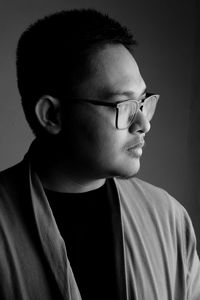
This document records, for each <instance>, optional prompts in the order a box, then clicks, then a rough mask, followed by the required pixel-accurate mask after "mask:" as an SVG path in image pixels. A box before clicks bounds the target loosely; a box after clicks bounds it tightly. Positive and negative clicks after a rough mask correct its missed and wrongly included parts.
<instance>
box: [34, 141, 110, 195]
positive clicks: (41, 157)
mask: <svg viewBox="0 0 200 300" xmlns="http://www.w3.org/2000/svg"><path fill="white" fill-rule="evenodd" d="M47 153H49V151H45V150H44V147H42V150H41V148H40V147H37V145H36V147H34V151H33V165H34V169H35V170H36V172H37V174H38V176H39V178H40V180H41V182H42V185H43V187H44V188H46V189H49V190H52V191H57V192H62V193H84V192H88V191H92V190H95V189H98V188H99V187H101V186H102V185H103V184H104V183H105V178H97V179H96V178H92V176H89V175H88V174H87V172H84V171H83V170H80V169H79V170H78V169H77V166H75V165H74V164H72V162H71V161H69V162H66V161H65V163H63V162H62V159H60V157H58V156H57V155H48V154H47Z"/></svg>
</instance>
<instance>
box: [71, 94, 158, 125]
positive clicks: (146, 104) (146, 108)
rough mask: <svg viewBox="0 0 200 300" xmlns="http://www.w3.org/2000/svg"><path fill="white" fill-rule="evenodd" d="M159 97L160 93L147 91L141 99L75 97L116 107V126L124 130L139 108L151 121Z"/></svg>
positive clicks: (83, 100)
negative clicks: (116, 100) (114, 100)
mask: <svg viewBox="0 0 200 300" xmlns="http://www.w3.org/2000/svg"><path fill="white" fill-rule="evenodd" d="M159 98H160V95H155V94H150V93H147V94H146V96H145V98H142V99H140V100H125V101H120V102H116V103H110V102H105V101H99V100H95V99H84V98H75V99H74V100H76V101H80V102H87V103H91V104H93V105H99V106H109V107H113V108H115V109H116V118H115V126H116V128H117V129H119V130H123V129H127V128H129V127H130V126H131V124H132V123H133V122H134V118H135V116H136V114H137V112H138V110H139V109H140V110H141V111H142V112H143V114H144V115H145V117H146V118H147V120H148V121H149V122H150V121H151V119H152V118H153V115H154V113H155V110H156V105H157V102H158V99H159ZM71 100H72V99H71Z"/></svg>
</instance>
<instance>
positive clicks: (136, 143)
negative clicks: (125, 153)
mask: <svg viewBox="0 0 200 300" xmlns="http://www.w3.org/2000/svg"><path fill="white" fill-rule="evenodd" d="M144 145H145V141H144V140H139V141H134V142H132V143H129V144H128V145H126V149H127V150H131V149H135V148H143V147H144Z"/></svg>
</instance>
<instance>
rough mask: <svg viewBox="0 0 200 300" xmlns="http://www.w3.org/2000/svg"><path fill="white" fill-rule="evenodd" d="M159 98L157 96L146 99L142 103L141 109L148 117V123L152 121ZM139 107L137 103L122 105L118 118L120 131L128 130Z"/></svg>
mask: <svg viewBox="0 0 200 300" xmlns="http://www.w3.org/2000/svg"><path fill="white" fill-rule="evenodd" d="M157 100H158V98H157V97H156V96H155V95H152V96H150V97H148V98H146V99H145V101H144V102H143V103H142V105H141V107H140V109H141V110H142V112H143V114H144V115H145V116H146V118H147V120H148V121H151V119H152V117H153V115H154V112H155V109H156V104H157ZM138 108H139V106H138V104H137V102H128V103H124V104H122V105H121V106H120V107H119V109H118V118H117V128H118V129H125V128H128V127H129V126H130V125H131V123H132V122H133V119H134V117H135V114H136V113H137V110H138Z"/></svg>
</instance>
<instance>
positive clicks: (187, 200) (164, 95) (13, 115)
mask: <svg viewBox="0 0 200 300" xmlns="http://www.w3.org/2000/svg"><path fill="white" fill-rule="evenodd" d="M197 3H198V0H190V1H188V0H176V1H174V0H166V1H165V0H163V1H161V0H160V1H159V0H146V1H144V0H143V1H142V0H135V1H134V0H123V1H117V0H110V1H109V0H82V1H79V0H43V1H42V0H34V1H27V0H18V1H11V0H3V1H2V0H1V1H0V43H1V44H0V45H1V47H0V170H3V169H5V168H7V167H9V166H11V165H13V164H15V163H16V162H18V161H20V160H21V159H22V158H23V156H24V154H25V152H26V151H27V149H28V147H29V145H30V143H31V141H32V140H33V135H32V133H31V130H30V129H29V127H28V125H27V123H26V120H25V117H24V114H23V111H22V108H21V103H20V95H19V93H18V90H17V83H16V71H15V49H16V44H17V41H18V38H19V36H20V34H21V33H22V31H23V30H24V29H25V28H26V27H27V26H28V25H29V24H30V23H32V22H34V21H35V20H36V19H38V18H40V17H43V16H44V15H46V14H49V13H52V12H55V11H59V10H62V9H71V8H88V7H90V8H96V9H98V10H100V11H102V12H105V13H108V14H109V15H110V16H111V17H114V18H115V19H117V20H118V21H120V22H121V23H122V24H124V25H126V26H128V27H129V28H130V29H131V30H132V31H133V33H134V35H135V37H136V39H137V40H138V43H139V46H138V47H137V48H136V50H135V58H136V60H137V62H138V64H139V67H140V70H141V73H142V75H143V78H144V80H145V81H146V84H147V87H148V90H149V91H151V92H155V93H159V94H160V95H161V98H160V100H159V104H158V108H157V112H156V115H155V117H154V119H153V121H152V128H151V131H150V133H149V134H148V137H147V139H146V142H147V143H146V148H145V150H144V154H143V157H142V159H141V170H140V173H139V174H138V176H139V177H140V178H142V179H144V180H146V181H148V182H151V183H152V184H155V185H157V186H160V187H162V188H164V189H166V190H167V191H168V192H169V193H170V194H172V195H173V196H174V197H175V198H176V199H177V200H178V201H179V202H180V203H182V204H183V205H184V206H185V207H186V208H187V210H188V211H189V213H190V216H191V218H192V220H193V223H194V226H195V231H196V235H197V238H198V244H200V193H199V192H198V191H196V190H195V187H197V186H198V176H197V174H199V172H200V171H198V170H200V169H199V168H197V169H196V173H194V172H193V168H194V165H195V166H197V164H196V162H194V161H193V162H192V159H193V158H192V157H191V156H193V155H196V158H197V160H198V152H196V153H195V154H194V153H192V151H191V149H194V145H195V144H193V143H194V142H195V139H196V135H195V134H194V133H195V130H194V127H193V126H194V124H193V123H192V122H191V120H192V119H193V118H192V117H191V116H192V114H191V111H192V110H193V111H194V107H195V105H193V106H192V103H193V104H194V98H195V103H197V102H196V101H197V100H198V97H199V94H198V95H197V94H194V92H193V90H194V81H195V80H196V77H197V76H198V75H199V71H198V72H197V62H198V61H199V57H198V51H196V49H197V47H199V42H198V39H199V34H200V32H199V31H198V26H199V25H198V24H197V23H198V22H197V20H198V9H199V7H198V4H197ZM199 48H200V47H199ZM199 48H198V49H199ZM198 89H199V88H198V80H196V90H198ZM196 95H197V96H198V97H197V96H196ZM195 111H196V107H195ZM196 120H197V122H196V125H197V126H198V119H196ZM191 133H193V135H192V134H191ZM199 139H200V137H199ZM191 144H192V145H193V146H192V147H189V148H188V145H191ZM188 149H189V150H188ZM195 149H198V148H195ZM194 182H195V186H194ZM199 249H200V245H199Z"/></svg>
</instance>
